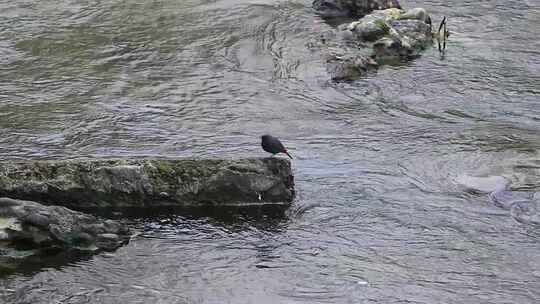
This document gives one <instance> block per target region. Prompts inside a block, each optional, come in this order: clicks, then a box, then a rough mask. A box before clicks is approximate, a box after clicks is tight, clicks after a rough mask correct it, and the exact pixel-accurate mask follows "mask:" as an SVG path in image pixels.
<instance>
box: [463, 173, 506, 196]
mask: <svg viewBox="0 0 540 304" xmlns="http://www.w3.org/2000/svg"><path fill="white" fill-rule="evenodd" d="M455 181H456V182H457V183H458V184H459V185H461V186H463V187H464V188H465V189H466V190H467V191H471V192H479V193H491V192H494V193H495V192H498V193H504V192H501V191H503V190H506V189H508V187H509V185H510V181H509V180H508V179H507V178H505V177H503V176H496V175H495V176H485V177H477V176H470V175H461V176H458V177H457V178H456V180H455Z"/></svg>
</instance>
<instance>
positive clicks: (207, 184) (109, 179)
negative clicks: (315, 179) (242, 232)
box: [0, 157, 294, 225]
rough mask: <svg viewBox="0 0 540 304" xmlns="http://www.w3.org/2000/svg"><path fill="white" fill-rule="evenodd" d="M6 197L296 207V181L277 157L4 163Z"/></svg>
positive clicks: (87, 203) (86, 203)
mask: <svg viewBox="0 0 540 304" xmlns="http://www.w3.org/2000/svg"><path fill="white" fill-rule="evenodd" d="M0 196H6V197H11V198H18V199H28V200H34V201H39V202H41V203H47V204H51V203H54V204H58V205H62V206H68V207H74V208H88V207H134V206H135V207H142V206H171V205H177V206H193V205H248V204H290V202H291V201H292V200H293V197H294V181H293V176H292V172H291V163H290V162H289V161H288V160H286V159H283V158H274V157H272V158H261V159H259V158H248V159H236V160H224V159H199V160H196V159H175V160H173V159H159V160H158V159H117V160H70V161H44V162H3V163H0ZM44 216H45V215H44ZM31 220H32V221H33V222H34V223H35V224H36V225H44V224H46V218H44V217H43V216H41V215H35V216H34V217H33V218H32V219H31Z"/></svg>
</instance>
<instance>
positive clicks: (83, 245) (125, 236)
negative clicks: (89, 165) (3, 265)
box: [0, 197, 130, 250]
mask: <svg viewBox="0 0 540 304" xmlns="http://www.w3.org/2000/svg"><path fill="white" fill-rule="evenodd" d="M36 214H39V217H36ZM36 219H37V220H36ZM103 223H104V221H103V220H101V219H99V218H97V217H95V216H93V215H89V214H84V213H81V212H77V211H73V210H70V209H67V208H65V207H61V206H45V205H42V204H39V203H36V202H32V201H24V200H16V199H10V198H5V197H2V198H0V239H1V240H2V241H3V242H2V244H6V243H7V244H10V246H17V244H19V243H24V244H25V246H30V247H32V248H41V249H42V248H65V249H69V248H77V249H84V250H96V249H99V250H113V249H116V248H118V247H120V246H121V245H122V244H125V243H127V242H128V240H129V236H130V230H129V229H128V228H127V227H125V226H124V225H122V224H120V223H118V222H115V221H112V220H107V221H106V223H108V224H106V225H104V224H103ZM113 223H114V224H113ZM112 236H115V237H112ZM102 239H106V240H107V241H106V242H104V241H101V240H102Z"/></svg>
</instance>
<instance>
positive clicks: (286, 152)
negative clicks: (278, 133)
mask: <svg viewBox="0 0 540 304" xmlns="http://www.w3.org/2000/svg"><path fill="white" fill-rule="evenodd" d="M283 153H285V154H287V156H288V157H290V158H291V159H293V158H292V156H291V155H290V154H289V152H288V151H287V150H285V151H283Z"/></svg>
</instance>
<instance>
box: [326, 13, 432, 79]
mask: <svg viewBox="0 0 540 304" xmlns="http://www.w3.org/2000/svg"><path fill="white" fill-rule="evenodd" d="M337 32H338V33H337V34H335V35H331V34H327V35H326V36H325V37H324V41H325V43H324V45H323V46H322V49H323V53H324V54H325V55H324V56H325V57H326V62H327V72H328V73H329V74H330V77H331V78H332V80H351V79H356V78H358V77H360V76H362V75H364V74H365V73H366V72H367V71H369V70H372V69H373V68H376V67H378V66H380V65H382V64H384V63H386V62H388V61H402V60H410V59H412V58H415V57H417V56H419V55H420V53H421V51H423V50H424V49H426V47H428V46H429V45H431V43H432V41H433V39H432V38H433V35H432V33H431V18H430V17H429V15H428V14H427V12H426V11H425V10H424V9H422V8H414V9H410V10H407V11H404V10H401V9H398V8H390V9H386V10H376V11H373V12H372V13H371V14H369V15H366V16H364V17H362V18H360V19H359V20H357V21H354V22H351V23H348V24H344V25H341V26H338V27H337ZM336 50H338V51H336Z"/></svg>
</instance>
